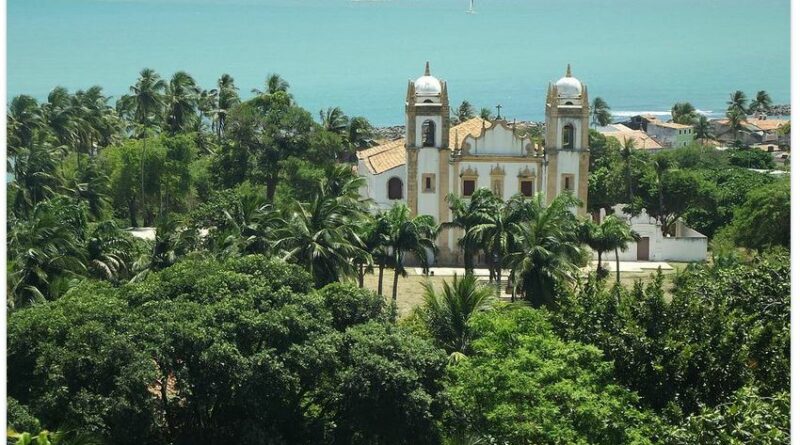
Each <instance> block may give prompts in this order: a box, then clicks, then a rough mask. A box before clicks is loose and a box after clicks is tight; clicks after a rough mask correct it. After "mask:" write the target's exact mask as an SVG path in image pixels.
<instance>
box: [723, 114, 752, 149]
mask: <svg viewBox="0 0 800 445" xmlns="http://www.w3.org/2000/svg"><path fill="white" fill-rule="evenodd" d="M725 116H726V117H727V118H728V127H730V129H731V132H732V133H733V139H734V144H736V145H738V144H739V136H740V132H741V131H742V130H743V129H744V125H743V123H744V122H746V121H747V116H746V115H745V114H744V112H743V111H741V110H739V108H738V107H733V106H732V107H731V108H730V109H729V110H728V112H727V113H726V114H725Z"/></svg>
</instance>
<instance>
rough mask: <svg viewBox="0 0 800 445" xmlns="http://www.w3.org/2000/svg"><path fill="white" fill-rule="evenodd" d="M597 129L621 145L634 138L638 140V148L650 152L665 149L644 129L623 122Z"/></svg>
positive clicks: (635, 140)
mask: <svg viewBox="0 0 800 445" xmlns="http://www.w3.org/2000/svg"><path fill="white" fill-rule="evenodd" d="M597 131H599V132H600V134H602V135H603V136H605V137H611V138H614V139H616V140H618V141H619V143H620V145H624V144H625V141H626V140H633V141H634V142H636V149H637V150H646V151H649V152H656V151H659V150H663V149H664V146H663V145H661V144H659V143H658V141H656V140H655V139H653V138H652V137H650V135H648V134H647V133H645V132H644V131H642V130H632V129H630V128H628V127H626V126H625V125H622V124H611V125H607V126H605V127H598V128H597Z"/></svg>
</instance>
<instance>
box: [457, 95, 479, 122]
mask: <svg viewBox="0 0 800 445" xmlns="http://www.w3.org/2000/svg"><path fill="white" fill-rule="evenodd" d="M455 115H456V120H457V121H458V122H464V121H467V120H469V119H472V118H473V117H475V108H474V107H473V106H472V104H471V103H469V101H466V100H465V101H462V102H461V104H460V105H459V106H458V108H457V109H456V112H455Z"/></svg>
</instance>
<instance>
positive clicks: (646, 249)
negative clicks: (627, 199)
mask: <svg viewBox="0 0 800 445" xmlns="http://www.w3.org/2000/svg"><path fill="white" fill-rule="evenodd" d="M600 212H601V218H602V217H604V213H605V211H604V210H601V211H600ZM614 214H615V215H617V216H618V217H620V218H623V219H625V220H626V221H628V222H629V223H630V225H631V228H632V229H633V230H634V231H635V232H636V233H638V234H639V236H640V240H639V241H638V242H632V243H629V244H628V249H627V250H625V251H624V252H619V259H620V260H621V261H680V262H695V261H705V260H706V255H707V251H708V237H706V236H705V235H703V234H702V233H700V232H698V231H696V230H694V229H692V228H690V227H689V226H687V225H686V224H684V222H683V221H681V220H678V221H676V222H675V224H673V226H672V229H671V230H670V232H669V234H668V236H666V237H665V236H664V235H663V234H662V233H661V225H660V224H659V223H658V221H657V220H656V219H654V218H651V217H650V216H649V215H648V214H647V212H645V211H644V210H643V211H642V213H641V214H639V215H638V216H629V215H627V214H626V213H624V212H623V211H622V205H617V206H615V207H614Z"/></svg>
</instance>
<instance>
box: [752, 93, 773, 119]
mask: <svg viewBox="0 0 800 445" xmlns="http://www.w3.org/2000/svg"><path fill="white" fill-rule="evenodd" d="M770 106H772V98H771V97H769V94H767V92H766V91H764V90H761V91H759V92H758V93H756V97H755V99H753V100H752V101H751V102H750V109H749V110H748V111H749V112H750V113H751V114H752V113H755V112H764V111H766V110H768V109H769V107H770Z"/></svg>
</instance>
